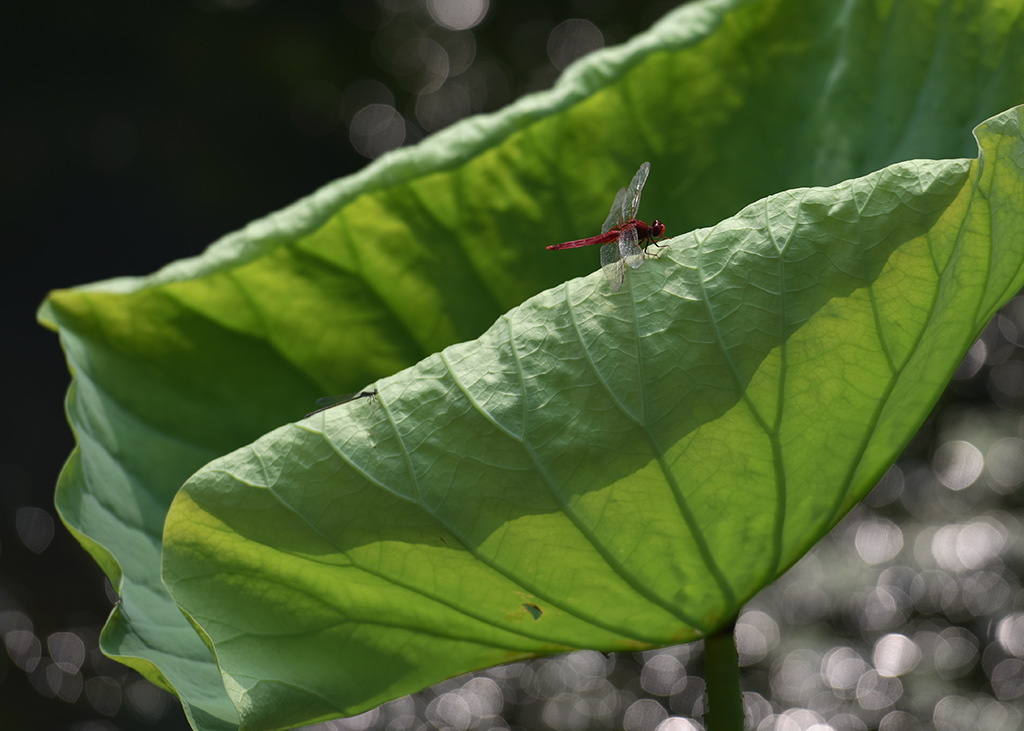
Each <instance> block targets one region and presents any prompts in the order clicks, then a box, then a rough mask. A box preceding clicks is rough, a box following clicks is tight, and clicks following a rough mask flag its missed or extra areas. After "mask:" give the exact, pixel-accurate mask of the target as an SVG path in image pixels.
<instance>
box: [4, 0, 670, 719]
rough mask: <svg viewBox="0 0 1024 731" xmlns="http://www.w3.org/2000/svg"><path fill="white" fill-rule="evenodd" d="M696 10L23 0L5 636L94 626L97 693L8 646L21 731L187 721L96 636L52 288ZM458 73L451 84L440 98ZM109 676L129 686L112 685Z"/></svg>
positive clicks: (8, 64)
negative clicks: (63, 476)
mask: <svg viewBox="0 0 1024 731" xmlns="http://www.w3.org/2000/svg"><path fill="white" fill-rule="evenodd" d="M676 4H679V3H675V2H662V3H647V4H645V5H644V6H643V8H642V10H637V9H636V4H633V3H630V4H628V6H627V4H626V3H619V2H614V0H576V1H575V2H548V1H547V0H532V1H526V2H524V1H522V0H517V1H516V2H506V3H501V4H495V5H494V6H492V7H489V8H488V9H487V12H486V15H485V16H484V18H483V20H482V21H481V22H480V23H479V24H477V25H475V26H474V27H472V28H469V29H463V30H453V29H449V28H445V27H444V26H443V25H442V24H441V23H440V22H438V20H436V19H435V17H434V16H432V15H431V12H430V8H428V7H427V5H426V4H424V3H423V2H417V1H415V0H388V1H385V0H381V1H380V2H372V1H371V0H349V1H348V2H309V1H305V2H297V1H295V0H291V1H289V2H281V1H280V0H196V1H194V2H175V3H148V2H141V3H140V2H135V1H129V0H115V1H110V0H106V1H103V0H100V1H98V2H89V3H57V4H49V3H16V4H12V5H10V6H9V7H7V8H5V10H4V19H3V21H2V22H0V47H2V49H3V50H2V51H0V52H2V53H3V54H4V69H5V70H4V74H3V77H4V79H3V86H2V88H3V96H4V98H3V102H2V104H0V186H2V187H0V201H2V204H0V205H2V207H3V218H2V220H3V226H2V236H3V252H4V258H5V263H4V266H3V272H4V281H3V287H2V289H0V297H2V298H3V315H4V316H3V318H2V322H3V328H4V332H3V342H4V343H5V347H4V356H3V359H4V366H5V372H4V376H5V378H4V383H5V384H6V386H7V388H6V395H5V397H4V399H3V403H4V407H3V408H4V416H5V418H4V423H5V425H6V427H5V435H4V438H3V439H2V440H0V450H2V451H0V635H6V633H7V632H9V631H11V630H12V629H18V630H20V631H26V628H25V627H24V623H25V621H26V619H27V620H28V621H30V622H31V627H30V628H29V629H30V631H31V632H32V633H33V634H34V635H35V636H36V637H37V638H38V640H39V642H40V643H41V654H42V657H43V658H44V659H45V658H46V657H47V654H48V651H47V638H49V637H50V636H51V635H53V634H54V633H62V632H72V633H74V634H77V635H78V636H79V637H80V638H81V639H82V640H83V641H84V643H85V645H86V647H87V650H88V652H87V657H86V659H85V661H84V663H83V664H82V667H81V669H80V672H79V675H80V677H81V682H82V684H83V687H82V688H80V689H79V692H78V693H77V694H75V692H74V691H75V689H74V687H71V688H68V689H64V691H63V693H64V695H66V696H67V697H66V698H64V699H62V698H61V697H60V696H57V695H55V693H54V691H53V689H52V687H50V684H49V683H48V682H47V679H46V677H45V672H44V670H45V667H44V663H39V664H37V665H36V666H34V670H33V671H32V672H26V669H25V668H22V667H19V666H17V665H16V664H15V663H14V662H13V661H12V659H11V656H10V655H9V654H8V653H7V652H4V651H3V649H2V643H0V729H19V730H20V729H63V728H82V729H85V728H89V729H90V730H91V731H101V729H109V728H113V727H116V728H120V729H131V728H142V727H145V728H153V727H154V724H155V727H158V728H179V729H180V728H185V727H186V723H185V721H184V716H183V714H182V713H181V711H180V709H179V708H178V707H177V704H176V703H173V702H171V703H167V702H166V700H165V699H164V700H159V698H158V700H153V698H152V696H153V694H152V693H148V691H147V690H146V686H145V685H144V684H143V685H139V684H138V676H136V675H135V674H133V673H129V672H127V671H126V670H125V669H123V668H122V667H121V666H120V665H118V664H116V663H111V662H110V661H106V660H104V659H103V658H102V656H101V655H100V654H99V653H98V652H97V651H96V650H95V647H96V641H97V637H98V631H99V628H100V627H101V626H102V624H103V622H104V620H105V617H106V615H107V614H108V612H109V611H110V607H111V600H110V597H109V595H108V593H107V592H106V591H105V590H104V579H103V575H102V573H101V571H100V570H99V568H98V567H97V566H96V565H95V564H94V563H93V562H92V561H91V559H90V558H89V557H88V556H87V554H86V553H85V551H84V550H82V549H81V548H80V546H79V545H78V544H77V542H76V541H75V540H74V539H73V538H72V537H71V535H70V534H69V533H68V532H67V530H66V529H65V528H64V527H63V525H62V524H61V523H60V522H59V519H57V517H56V512H55V510H54V509H53V488H54V485H55V483H56V479H57V475H58V472H59V470H60V467H61V465H62V463H63V462H64V460H65V459H66V458H67V456H68V454H69V453H70V451H71V449H72V447H73V444H74V443H73V437H72V434H71V431H70V429H69V428H68V425H67V422H66V420H65V418H64V413H63V398H64V393H65V391H66V389H67V386H68V383H69V375H68V373H67V369H66V367H65V364H64V360H63V357H62V354H61V351H60V348H59V345H58V342H57V338H56V336H55V334H53V333H51V332H49V331H46V330H44V329H42V328H41V327H39V326H38V325H37V324H36V323H35V310H36V308H37V307H38V306H39V304H40V303H41V302H42V300H43V298H44V297H45V295H46V293H47V292H48V291H49V290H50V289H54V288H61V287H69V286H73V285H77V284H82V283H86V282H90V281H95V280H100V279H107V278H110V277H115V276H120V275H138V274H147V273H149V272H152V271H154V270H155V269H157V268H159V267H160V266H161V265H163V264H165V263H168V262H170V261H173V260H175V259H178V258H181V257H184V256H190V255H194V254H197V253H199V252H200V251H202V250H203V249H204V248H205V247H206V246H207V245H208V244H209V243H211V242H212V241H214V240H215V239H217V238H218V237H220V236H221V235H223V234H225V233H228V232H230V231H232V230H234V229H237V228H239V227H241V226H243V225H244V224H246V223H247V222H249V221H250V220H252V219H255V218H259V217H262V216H264V215H266V214H267V213H269V212H270V211H273V210H276V209H278V208H281V207H283V206H285V205H287V204H289V203H291V202H293V201H294V200H296V199H298V198H300V197H302V196H305V195H307V194H309V193H311V192H312V191H314V190H315V189H317V188H318V187H320V186H321V185H323V184H325V183H327V182H328V181H330V180H332V179H334V178H337V177H341V176H343V175H346V174H349V173H351V172H353V171H355V170H357V169H359V168H360V167H362V166H363V165H365V164H366V163H367V162H368V160H369V157H368V156H374V155H376V154H379V153H380V152H381V151H382V150H383V148H385V147H387V146H389V145H394V144H395V143H396V140H397V138H402V139H403V141H404V143H405V144H409V143H411V142H415V140H417V139H419V138H420V137H422V136H423V135H424V134H427V133H429V132H430V131H433V129H435V128H438V127H440V126H443V125H445V124H447V123H449V122H451V121H454V119H455V118H456V117H457V116H465V115H467V114H469V113H475V112H482V111H492V110H495V109H498V108H499V107H501V106H503V105H505V104H506V103H508V102H510V101H512V100H513V99H516V98H518V97H519V96H521V95H522V94H524V93H527V92H529V91H532V90H536V89H542V88H547V87H548V86H550V84H551V83H552V82H553V81H554V79H555V78H556V77H557V75H558V73H559V68H556V64H557V65H558V66H559V67H561V66H564V64H565V63H566V61H567V60H571V58H572V57H573V56H575V55H580V54H582V53H583V52H585V51H587V50H591V49H593V48H595V47H599V46H600V45H601V44H603V45H613V44H616V43H621V42H623V41H625V40H627V39H628V38H629V37H631V36H632V35H634V34H636V33H637V32H639V31H641V30H643V29H645V28H647V27H648V26H649V25H650V24H651V23H652V22H653V21H654V20H655V19H657V17H659V16H661V15H662V14H663V13H664V12H665V11H667V10H668V9H670V8H671V7H672V6H674V5H676ZM437 7H440V8H441V10H442V11H443V10H444V7H445V4H444V3H440V4H438V5H437ZM435 15H437V11H436V10H435ZM446 17H447V16H441V20H442V21H443V20H444V19H445V18H446ZM457 20H458V19H456V21H457ZM565 21H573V22H570V23H569V24H568V25H561V24H563V23H565ZM581 21H586V22H581ZM448 22H449V25H451V24H452V21H451V20H450V19H449V21H448ZM461 22H462V23H463V24H464V23H465V22H467V21H465V20H463V21H461ZM455 24H456V25H458V23H455ZM560 26H561V27H560ZM559 27H560V28H559ZM598 29H600V30H599V31H598ZM553 32H554V33H555V35H554V36H552V33H553ZM552 39H553V40H555V41H556V42H555V43H554V44H553V45H552V54H550V55H549V53H548V44H549V40H552ZM438 49H441V50H442V51H443V53H439V52H438ZM446 56H447V69H445V65H446V64H445V60H446V59H445V57H446ZM424 69H426V71H424ZM446 76H447V80H446ZM440 81H445V84H446V85H447V86H448V88H447V89H445V90H444V91H443V92H441V95H440V96H431V93H432V92H436V90H435V89H434V87H436V86H438V83H439V82H440ZM445 94H447V96H446V95H445ZM389 97H390V100H391V105H392V106H393V107H394V109H395V110H396V112H397V114H396V115H394V117H386V119H391V122H392V124H391V126H390V127H386V126H385V127H384V129H383V131H382V133H381V134H382V135H383V139H376V140H375V139H374V136H373V135H372V134H371V132H372V129H371V131H370V132H367V131H365V130H364V131H363V132H362V133H361V132H360V128H359V127H358V125H357V127H356V129H355V131H353V127H352V119H353V118H354V117H355V115H356V113H357V112H358V111H359V110H360V109H362V108H363V107H365V106H366V105H367V104H370V103H380V102H388V101H389ZM417 102H419V109H417ZM432 102H433V103H432ZM398 115H400V116H401V117H404V119H405V121H404V129H402V126H400V127H399V134H398V135H397V137H396V135H395V124H394V118H395V117H398ZM373 121H374V119H373V118H372V117H371V118H370V121H369V122H368V123H364V127H365V124H371V127H372V122H373ZM402 133H404V134H402ZM353 140H355V144H353ZM357 148H360V149H361V152H362V154H361V152H360V151H359V150H357ZM50 536H52V539H51V538H50ZM58 641H59V638H58ZM96 678H100V679H113V681H114V682H115V683H116V684H117V686H119V688H120V689H121V692H120V693H112V692H110V690H111V689H110V687H108V685H109V684H101V683H100V681H99V680H93V683H92V685H91V686H90V685H89V681H90V679H96ZM133 688H134V690H132V689H133ZM90 689H91V691H92V695H93V697H94V698H96V699H98V700H97V701H96V703H94V702H92V701H90V696H89V692H87V691H89V690H90ZM71 696H74V698H73V699H72V698H71ZM97 704H99V705H100V706H102V709H103V710H104V711H105V712H106V713H103V712H100V710H99V709H98V708H97V707H96V705H97ZM90 720H95V721H96V723H94V724H93V725H92V726H83V725H81V724H85V723H87V722H89V721H90ZM76 723H77V724H79V725H77V726H76V725H75V724H76ZM111 724H113V726H112V725H111Z"/></svg>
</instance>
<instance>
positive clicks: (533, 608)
mask: <svg viewBox="0 0 1024 731" xmlns="http://www.w3.org/2000/svg"><path fill="white" fill-rule="evenodd" d="M523 609H525V610H526V611H528V612H529V613H530V616H532V617H533V619H534V621H536V620H538V619H540V615H542V614H544V612H543V611H542V610H541V608H540V607H538V606H537V605H536V604H526V603H523Z"/></svg>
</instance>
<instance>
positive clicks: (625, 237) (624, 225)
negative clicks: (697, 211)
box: [548, 162, 665, 292]
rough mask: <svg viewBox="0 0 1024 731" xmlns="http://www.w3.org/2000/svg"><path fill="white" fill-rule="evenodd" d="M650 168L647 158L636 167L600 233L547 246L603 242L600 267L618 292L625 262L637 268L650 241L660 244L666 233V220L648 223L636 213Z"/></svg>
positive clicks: (622, 278) (559, 247) (586, 244)
mask: <svg viewBox="0 0 1024 731" xmlns="http://www.w3.org/2000/svg"><path fill="white" fill-rule="evenodd" d="M650 172H651V163H649V162H645V163H644V164H643V165H641V166H640V169H639V170H637V171H636V175H634V176H633V180H632V182H631V183H630V184H629V185H628V186H627V187H625V188H619V192H618V193H616V194H615V200H614V201H612V209H611V211H609V212H608V218H606V219H605V221H604V226H602V227H601V234H600V235H599V236H591V237H589V238H586V239H576V240H575V241H566V242H565V243H564V244H552V245H551V246H549V247H548V248H549V249H575V248H577V247H579V246H593V245H594V244H604V246H602V247H601V270H602V271H603V272H604V275H605V276H606V277H608V284H609V285H610V286H611V288H612V291H613V292H618V291H619V288H620V287H622V281H623V280H624V279H625V278H626V267H625V266H624V263H625V264H629V266H630V267H631V268H633V269H637V268H638V267H639V266H640V265H641V264H643V263H644V258H645V253H644V252H645V251H646V250H647V247H648V246H650V245H651V244H655V246H657V239H660V238H661V237H662V236H664V235H665V224H663V223H662V222H661V221H659V220H657V219H655V221H654V223H652V224H650V225H648V224H646V223H644V222H643V221H641V220H639V219H638V218H637V217H636V212H637V211H638V210H640V194H641V193H643V191H644V183H646V182H647V175H648V174H649V173H650ZM641 244H642V245H643V248H641V246H640V245H641Z"/></svg>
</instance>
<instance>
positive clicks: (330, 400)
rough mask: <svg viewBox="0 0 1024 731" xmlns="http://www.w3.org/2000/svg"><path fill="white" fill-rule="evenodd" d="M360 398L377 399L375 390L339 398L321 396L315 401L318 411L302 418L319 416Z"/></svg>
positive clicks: (348, 394) (344, 395)
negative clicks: (322, 412)
mask: <svg viewBox="0 0 1024 731" xmlns="http://www.w3.org/2000/svg"><path fill="white" fill-rule="evenodd" d="M360 398H368V399H374V398H377V389H376V388H375V389H373V390H372V391H357V392H356V393H346V394H343V395H341V396H321V397H320V398H318V399H317V400H316V405H317V406H319V407H320V408H319V409H316V410H315V411H310V412H309V413H308V414H306V415H305V416H304V417H303V418H304V419H308V418H309V417H310V416H312V415H313V414H319V413H320V412H321V411H327V409H333V408H334V407H335V406H341V405H342V404H347V403H348V402H349V401H355V400H356V399H360Z"/></svg>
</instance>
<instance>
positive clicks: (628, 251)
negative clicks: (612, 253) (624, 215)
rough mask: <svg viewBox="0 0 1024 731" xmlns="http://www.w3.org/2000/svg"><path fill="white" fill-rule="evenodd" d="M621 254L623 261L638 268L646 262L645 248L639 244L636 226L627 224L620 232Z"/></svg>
mask: <svg viewBox="0 0 1024 731" xmlns="http://www.w3.org/2000/svg"><path fill="white" fill-rule="evenodd" d="M619 255H620V256H621V258H622V261H624V262H626V263H627V264H629V266H630V267H631V268H633V269H637V268H639V267H640V265H641V264H643V263H644V250H643V249H641V248H640V247H639V246H637V235H636V227H635V226H626V227H625V228H623V229H622V233H621V234H619Z"/></svg>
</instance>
